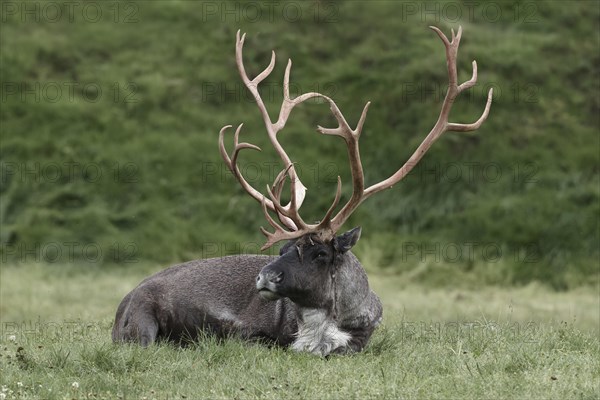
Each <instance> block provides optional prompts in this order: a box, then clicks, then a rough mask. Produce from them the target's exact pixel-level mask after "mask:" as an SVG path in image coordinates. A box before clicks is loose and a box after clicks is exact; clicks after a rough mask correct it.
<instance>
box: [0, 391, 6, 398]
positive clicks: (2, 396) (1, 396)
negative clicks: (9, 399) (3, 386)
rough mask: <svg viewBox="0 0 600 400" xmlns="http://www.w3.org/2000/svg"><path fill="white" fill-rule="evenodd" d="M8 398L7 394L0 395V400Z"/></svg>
mask: <svg viewBox="0 0 600 400" xmlns="http://www.w3.org/2000/svg"><path fill="white" fill-rule="evenodd" d="M5 398H6V393H4V392H2V393H0V400H4V399H5Z"/></svg>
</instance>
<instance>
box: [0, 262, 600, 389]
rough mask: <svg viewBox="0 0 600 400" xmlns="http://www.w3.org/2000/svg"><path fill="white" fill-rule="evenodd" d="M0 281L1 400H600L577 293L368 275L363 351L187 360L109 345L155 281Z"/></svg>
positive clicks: (594, 310)
mask: <svg viewBox="0 0 600 400" xmlns="http://www.w3.org/2000/svg"><path fill="white" fill-rule="evenodd" d="M156 269H157V267H154V268H149V267H148V266H141V265H140V266H136V267H135V268H132V269H119V270H115V271H110V272H107V271H106V270H102V269H96V270H87V271H82V270H81V268H77V267H57V266H51V265H46V266H42V265H37V266H35V265H32V266H29V267H28V268H22V267H16V268H15V267H10V268H4V269H3V271H2V287H1V289H2V290H1V293H2V297H1V305H2V306H1V309H0V311H1V314H2V321H1V323H2V338H1V343H0V375H1V385H2V389H1V390H2V393H3V394H4V397H3V398H6V399H12V398H15V399H21V398H22V399H28V398H33V399H37V398H40V399H102V398H104V399H116V398H122V399H184V398H188V399H199V398H272V399H281V398H319V399H321V398H332V399H339V398H355V399H363V398H389V399H397V398H440V399H449V398H470V399H481V398H486V399H509V398H510V399H512V398H529V399H567V398H569V399H570V398H577V399H596V398H598V395H599V394H600V386H599V385H600V382H599V376H600V343H599V339H598V335H599V333H600V326H599V320H598V315H599V314H600V309H599V307H600V304H599V300H598V293H597V291H595V290H592V289H589V288H587V289H586V288H582V289H579V290H573V291H569V292H564V293H556V292H553V291H549V290H548V289H547V288H544V287H542V286H539V285H529V286H526V287H522V288H520V289H501V288H493V287H487V288H482V289H481V290H477V291H473V290H461V289H450V288H448V289H431V288H427V287H424V286H419V285H409V284H407V283H406V282H405V281H403V280H402V279H400V278H399V277H397V276H391V277H390V276H384V275H372V276H371V282H372V286H373V287H374V289H375V290H376V291H377V293H378V294H379V295H380V296H381V298H382V300H383V302H384V324H383V326H382V327H381V328H380V329H379V330H378V331H377V333H376V334H375V335H374V337H373V338H372V340H371V342H370V345H369V346H368V347H367V349H366V350H365V352H364V353H361V354H357V355H353V356H339V357H330V358H328V359H321V358H318V357H314V356H310V355H306V354H297V353H294V352H291V351H287V350H283V349H279V348H266V347H263V346H260V345H248V344H244V343H242V342H239V341H237V340H233V339H232V340H228V341H225V342H224V343H217V342H215V341H214V340H211V339H206V340H204V341H201V342H198V343H197V345H195V346H193V347H191V348H186V349H179V348H175V347H173V346H170V345H160V346H154V347H152V348H149V349H145V350H144V349H141V348H139V347H137V346H116V345H113V344H112V343H111V341H110V329H111V326H112V318H113V315H114V311H115V309H116V306H117V305H118V303H119V301H120V300H121V298H122V296H123V295H124V294H125V293H126V292H127V291H129V290H130V289H131V288H132V287H133V286H135V285H136V284H137V282H138V281H139V280H140V279H141V278H142V277H144V276H146V275H147V274H149V273H150V272H151V270H156Z"/></svg>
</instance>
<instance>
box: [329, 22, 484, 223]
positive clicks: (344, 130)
mask: <svg viewBox="0 0 600 400" xmlns="http://www.w3.org/2000/svg"><path fill="white" fill-rule="evenodd" d="M430 28H431V29H432V30H433V31H435V32H436V33H437V34H438V36H439V37H440V39H442V42H443V43H444V46H445V47H446V63H447V66H448V91H447V92H446V97H445V98H444V102H443V103H442V109H441V111H440V115H439V117H438V119H437V122H436V123H435V125H434V126H433V128H432V129H431V131H430V132H429V134H428V135H427V136H426V137H425V140H423V142H422V143H421V144H420V145H419V147H417V149H416V150H415V152H414V153H413V154H412V155H411V156H410V158H409V159H408V161H406V163H404V165H403V166H402V167H401V168H400V169H399V170H398V171H396V172H395V173H394V174H393V175H392V176H390V177H389V178H387V179H385V180H383V181H381V182H379V183H376V184H374V185H372V186H369V187H368V188H367V189H363V188H364V175H363V168H362V164H361V162H360V154H359V148H358V138H359V137H360V132H361V129H362V125H363V123H364V118H365V114H366V111H367V109H368V106H369V103H367V105H366V106H365V109H364V110H363V114H362V116H361V118H360V121H359V123H358V126H357V129H356V130H355V131H351V130H350V129H349V127H348V124H347V123H346V121H345V120H344V118H343V116H341V114H340V111H339V109H338V108H337V106H336V105H335V103H333V102H331V110H332V112H333V114H334V115H335V116H336V118H337V120H338V122H339V123H340V126H339V127H338V128H336V129H325V128H322V127H319V128H318V130H319V132H321V133H323V134H336V135H339V136H342V137H343V138H344V139H345V140H346V144H347V146H348V156H349V159H350V166H351V172H352V181H353V184H354V188H353V192H352V197H351V198H350V200H348V202H347V203H346V205H344V207H343V208H342V209H341V210H340V212H339V213H338V214H337V215H336V216H335V217H334V218H333V220H332V221H331V229H332V230H333V231H337V230H338V229H339V228H340V227H341V226H342V225H343V224H344V222H346V220H347V219H348V217H349V216H350V215H351V214H352V212H353V211H354V210H355V209H356V208H357V207H358V206H359V205H360V204H361V203H362V202H363V201H365V200H366V199H367V198H369V197H370V196H371V195H373V194H375V193H377V192H380V191H382V190H384V189H389V188H391V187H392V186H393V185H395V184H396V183H398V182H399V181H401V180H402V179H404V177H405V176H406V175H407V174H408V173H409V172H410V171H411V170H412V169H413V168H414V167H415V165H417V163H418V162H419V161H420V160H421V158H423V156H424V155H425V153H426V152H427V151H428V150H429V148H430V147H431V145H432V144H433V143H434V142H435V141H436V140H437V139H438V138H439V137H440V136H441V135H442V134H443V133H444V132H447V131H455V132H468V131H474V130H476V129H478V128H479V127H480V126H481V124H483V122H484V121H485V120H486V119H487V117H488V114H489V112H490V106H491V104H492V95H493V89H490V91H489V93H488V97H487V103H486V105H485V109H484V110H483V114H481V117H479V119H478V120H477V121H475V122H474V123H471V124H459V123H452V122H448V117H449V115H450V110H451V109H452V105H453V104H454V100H455V99H456V97H457V96H458V95H459V94H460V93H461V92H462V91H463V90H465V89H468V88H470V87H472V86H473V85H475V83H477V62H476V61H473V75H472V77H471V79H469V80H468V81H466V82H464V83H462V84H461V85H458V84H457V72H456V55H457V52H458V46H459V44H460V38H461V36H462V27H459V28H458V34H457V35H456V36H455V35H454V29H452V40H448V38H447V37H446V35H444V33H443V32H442V31H440V30H439V29H438V28H436V27H435V26H430Z"/></svg>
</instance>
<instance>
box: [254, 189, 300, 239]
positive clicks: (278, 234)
mask: <svg viewBox="0 0 600 400" xmlns="http://www.w3.org/2000/svg"><path fill="white" fill-rule="evenodd" d="M262 209H263V213H264V215H265V218H266V220H267V222H268V223H269V225H271V227H272V228H273V229H275V231H274V232H273V233H271V232H269V231H267V230H266V229H265V228H263V227H262V226H261V227H260V231H261V232H262V233H263V235H265V236H266V238H267V241H266V243H265V244H264V245H263V246H262V247H261V248H260V249H261V250H266V249H268V248H269V247H271V246H273V245H274V244H275V243H277V242H279V241H281V240H290V239H296V238H299V237H300V236H303V235H304V234H306V233H307V231H306V230H304V229H298V230H293V231H286V230H285V229H283V227H282V226H281V225H279V224H278V223H277V222H275V220H274V219H273V218H272V217H271V216H270V215H269V211H268V209H267V204H266V202H265V201H264V200H263V201H262Z"/></svg>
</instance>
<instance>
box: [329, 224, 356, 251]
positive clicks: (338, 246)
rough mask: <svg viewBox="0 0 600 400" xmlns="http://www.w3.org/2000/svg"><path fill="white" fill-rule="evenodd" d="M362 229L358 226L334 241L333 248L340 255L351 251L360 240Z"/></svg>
mask: <svg viewBox="0 0 600 400" xmlns="http://www.w3.org/2000/svg"><path fill="white" fill-rule="evenodd" d="M361 231H362V228H361V227H360V226H357V227H356V228H354V229H352V230H350V231H348V232H346V233H343V234H341V235H340V236H337V237H336V238H335V239H333V247H334V248H335V250H337V251H338V252H340V253H345V252H347V251H348V250H350V249H351V248H352V247H353V246H354V245H355V244H356V242H358V239H360V233H361Z"/></svg>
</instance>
